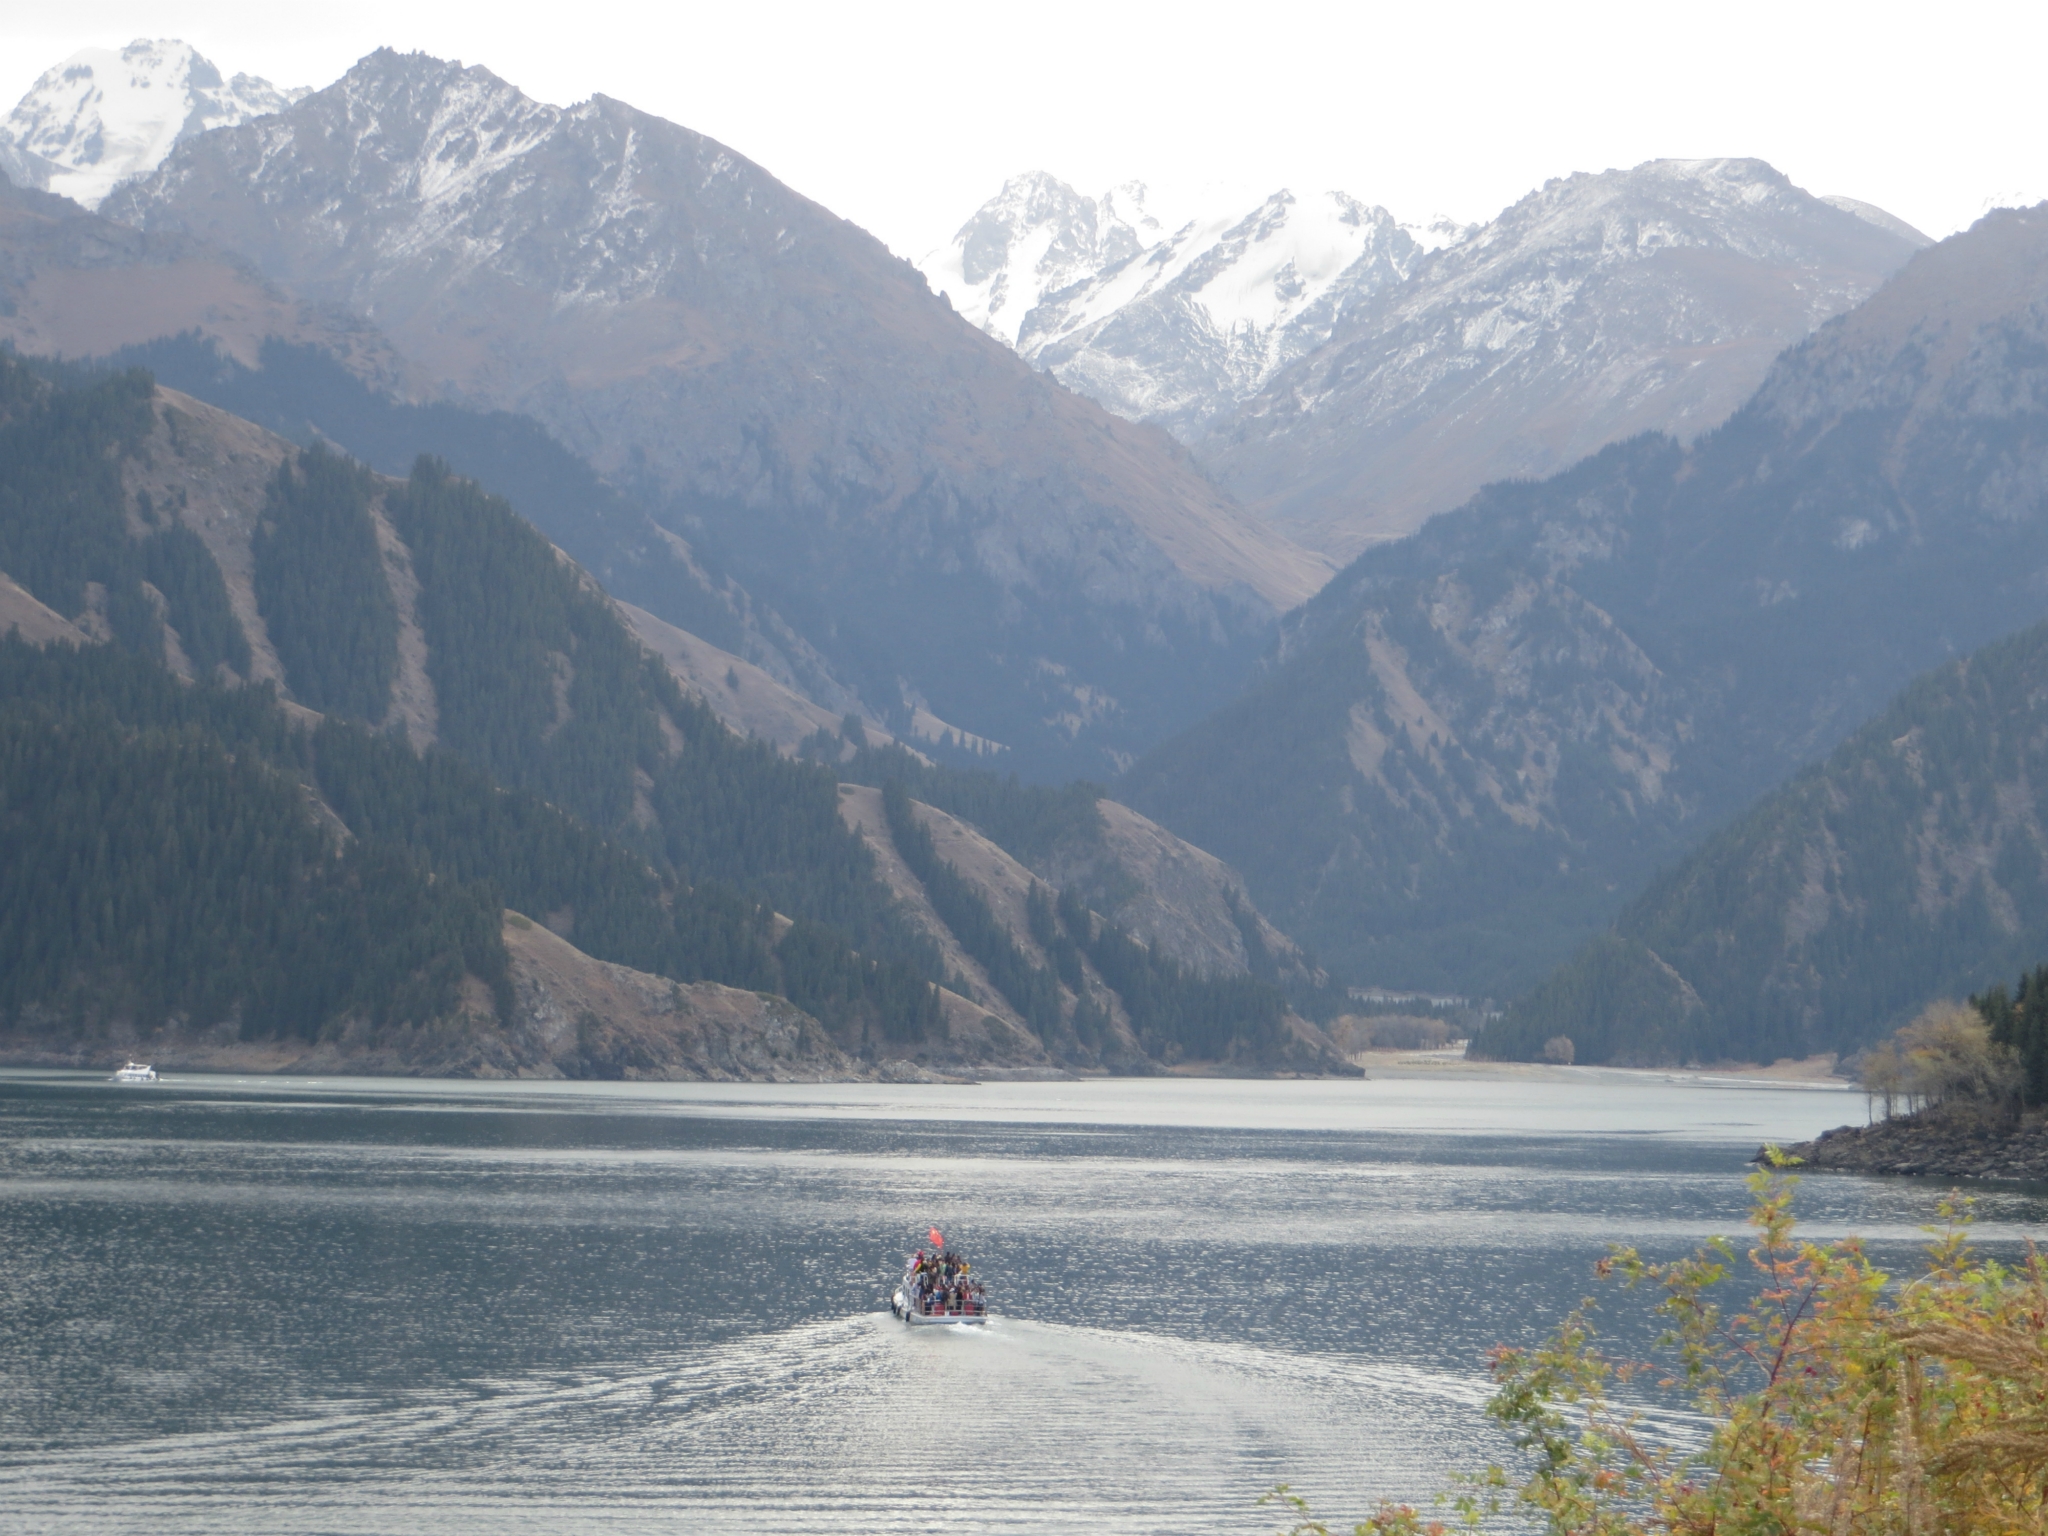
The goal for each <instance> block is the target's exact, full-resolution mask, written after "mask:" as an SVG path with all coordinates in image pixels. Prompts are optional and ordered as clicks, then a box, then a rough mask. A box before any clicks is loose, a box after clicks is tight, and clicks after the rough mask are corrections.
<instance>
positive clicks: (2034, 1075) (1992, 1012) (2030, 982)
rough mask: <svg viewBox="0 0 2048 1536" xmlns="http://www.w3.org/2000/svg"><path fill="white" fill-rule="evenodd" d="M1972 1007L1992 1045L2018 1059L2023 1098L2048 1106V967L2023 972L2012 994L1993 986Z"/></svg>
mask: <svg viewBox="0 0 2048 1536" xmlns="http://www.w3.org/2000/svg"><path fill="white" fill-rule="evenodd" d="M1970 1006H1971V1007H1973V1008H1975V1009H1976V1010H1977V1012H1978V1013H1979V1014H1981V1015H1982V1016H1983V1019H1984V1023H1985V1024H1986V1026H1988V1027H1989V1029H1990V1031H1991V1040H1992V1043H1993V1044H1994V1045H2002V1046H2004V1047H2006V1048H2007V1049H2008V1050H2010V1051H2011V1052H2012V1053H2013V1055H2014V1056H2016V1057H2017V1058H2018V1060H2019V1065H2020V1072H2021V1074H2022V1081H2021V1088H2020V1093H2021V1097H2022V1098H2023V1099H2024V1100H2025V1101H2026V1102H2027V1103H2028V1104H2036V1105H2038V1104H2048V965H2037V966H2035V967H2034V968H2033V969H2032V970H2031V971H2024V972H2022V973H2021V974H2020V979H2019V983H2018V984H2017V985H2016V986H2015V987H2014V988H2013V990H2012V991H2011V992H2010V993H2008V992H2007V991H2006V990H2005V988H2004V987H2002V986H1998V987H1992V988H1991V989H1990V990H1989V991H1986V992H1983V993H1981V994H1979V995H1977V996H1974V997H1972V998H1971V999H1970Z"/></svg>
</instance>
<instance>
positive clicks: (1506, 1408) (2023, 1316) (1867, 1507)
mask: <svg viewBox="0 0 2048 1536" xmlns="http://www.w3.org/2000/svg"><path fill="white" fill-rule="evenodd" d="M1796 1183H1797V1180H1795V1179H1792V1178H1789V1177H1787V1176H1785V1175H1784V1174H1783V1173H1782V1171H1780V1169H1778V1168H1776V1167H1771V1168H1766V1169H1764V1170H1761V1171H1759V1172H1758V1173H1757V1174H1756V1175H1755V1176H1754V1177H1753V1178H1752V1179H1751V1181H1750V1184H1751V1192H1752V1197H1753V1205H1752V1209H1751V1212H1750V1218H1749V1221H1750V1227H1751V1230H1752V1234H1753V1240H1752V1246H1751V1247H1750V1248H1749V1250H1748V1253H1747V1256H1746V1262H1747V1265H1748V1267H1749V1270H1750V1271H1751V1273H1752V1278H1753V1280H1754V1282H1755V1287H1756V1288H1755V1290H1754V1293H1753V1294H1752V1295H1751V1296H1750V1297H1749V1298H1748V1300H1746V1301H1744V1302H1742V1303H1741V1304H1740V1306H1739V1308H1738V1309H1737V1310H1734V1311H1729V1310H1726V1309H1725V1308H1724V1306H1723V1304H1722V1302H1721V1301H1720V1300H1719V1299H1718V1298H1719V1296H1720V1294H1721V1290H1722V1288H1723V1287H1724V1286H1725V1285H1726V1284H1727V1282H1728V1281H1729V1279H1730V1277H1731V1275H1732V1274H1733V1273H1735V1272H1736V1271H1737V1270H1738V1268H1739V1267H1741V1263H1742V1261H1741V1260H1739V1259H1738V1257H1737V1254H1736V1252H1735V1249H1734V1246H1733V1245H1732V1244H1731V1243H1729V1242H1728V1241H1727V1240H1725V1239H1720V1238H1717V1239H1715V1240H1714V1241H1713V1242H1711V1243H1709V1244H1708V1245H1707V1246H1706V1247H1704V1248H1702V1249H1700V1250H1699V1252H1697V1253H1696V1254H1694V1255H1693V1256H1692V1257H1690V1258H1685V1259H1680V1260H1677V1261H1675V1262H1672V1263H1668V1264H1652V1263H1649V1262H1647V1261H1646V1260H1644V1259H1643V1258H1642V1257H1641V1256H1640V1255H1639V1254H1637V1253H1636V1251H1635V1250H1634V1249H1630V1248H1622V1249H1616V1250H1614V1251H1613V1252H1612V1253H1610V1255H1609V1256H1608V1257H1607V1258H1606V1259H1603V1260H1602V1261H1601V1262H1600V1264H1599V1265H1598V1266H1597V1273H1598V1274H1599V1275H1600V1276H1601V1277H1602V1278H1603V1279H1609V1280H1614V1281H1618V1282H1619V1283H1620V1284H1622V1285H1623V1286H1625V1287H1626V1288H1628V1289H1631V1290H1644V1291H1649V1292H1651V1293H1653V1294H1655V1295H1656V1296H1657V1298H1658V1299H1657V1301H1656V1304H1655V1310H1656V1312H1657V1313H1658V1314H1659V1316H1660V1317H1661V1319H1662V1320H1663V1322H1664V1323H1665V1324H1666V1332H1665V1333H1664V1334H1663V1336H1662V1337H1661V1338H1660V1339H1659V1341H1658V1345H1659V1349H1660V1351H1661V1352H1662V1359H1661V1361H1660V1362H1653V1363H1645V1362H1632V1361H1624V1360H1618V1359H1615V1358H1612V1357H1610V1356H1609V1355H1608V1354H1606V1353H1605V1352H1604V1351H1603V1350H1602V1349H1601V1348H1600V1347H1599V1344H1598V1336H1597V1334H1596V1331H1595V1329H1594V1326H1593V1322H1592V1313H1593V1310H1594V1306H1593V1303H1592V1302H1591V1301H1590V1300H1588V1301H1587V1302H1585V1303H1583V1304H1582V1305H1581V1306H1580V1307H1579V1309H1578V1310H1577V1311H1575V1312H1573V1313H1572V1314H1571V1315H1570V1316H1569V1317H1568V1318H1566V1319H1565V1321H1564V1323H1563V1324H1562V1325H1561V1326H1560V1327H1559V1328H1558V1329H1557V1331H1556V1332H1555V1333H1554V1334H1553V1335H1552V1336H1551V1337H1550V1339H1549V1340H1548V1341H1547V1342H1545V1343H1544V1344H1543V1345H1541V1346H1539V1347H1537V1348H1533V1349H1509V1348H1500V1349H1497V1350H1496V1351H1495V1352H1494V1354H1493V1357H1492V1369H1493V1377H1494V1381H1495V1384H1496V1387H1497V1391H1496V1393H1495V1395H1494V1397H1493V1400H1492V1402H1491V1403H1490V1404H1489V1405H1488V1410H1487V1411H1488V1413H1489V1414H1490V1415H1491V1416H1492V1417H1493V1418H1494V1419H1495V1420H1497V1421H1498V1422H1499V1423H1501V1424H1502V1425H1504V1426H1506V1428H1507V1429H1508V1430H1509V1431H1510V1433H1511V1434H1512V1435H1513V1436H1514V1439H1515V1443H1516V1445H1517V1446H1518V1447H1520V1448H1521V1449H1522V1450H1523V1451H1525V1452H1527V1453H1529V1457H1530V1461H1529V1463H1528V1470H1526V1471H1525V1472H1524V1473H1523V1474H1521V1475H1519V1480H1518V1477H1517V1474H1513V1473H1510V1472H1509V1471H1508V1470H1506V1469H1504V1468H1502V1467H1498V1466H1492V1467H1488V1468H1486V1469H1485V1470H1484V1471H1483V1472H1480V1473H1476V1474H1472V1475H1468V1476H1466V1477H1464V1478H1461V1479H1460V1481H1459V1486H1458V1488H1457V1490H1456V1491H1455V1493H1454V1494H1453V1495H1451V1496H1448V1497H1447V1499H1446V1503H1447V1504H1448V1505H1449V1506H1450V1510H1451V1514H1450V1518H1449V1519H1448V1520H1446V1519H1435V1518H1430V1517H1427V1516H1424V1515H1422V1514H1419V1513H1418V1512H1417V1511H1415V1510H1413V1509H1410V1508H1406V1507H1395V1506H1388V1507H1384V1508H1382V1509H1381V1510H1380V1511H1379V1513H1377V1514H1376V1515H1374V1516H1373V1517H1372V1518H1371V1519H1368V1520H1366V1521H1364V1522H1363V1523H1362V1524H1359V1525H1357V1526H1355V1527H1353V1528H1352V1529H1353V1531H1354V1533H1355V1536H1422V1533H1428V1532H1445V1531H1449V1530H1451V1529H1453V1528H1459V1527H1464V1528H1471V1527H1477V1526H1478V1525H1480V1524H1481V1523H1482V1522H1487V1523H1489V1524H1490V1523H1492V1522H1493V1521H1496V1520H1498V1519H1499V1518H1501V1517H1503V1516H1511V1515H1514V1514H1517V1513H1519V1514H1520V1515H1521V1516H1523V1517H1524V1518H1527V1517H1529V1516H1535V1517H1537V1518H1540V1519H1541V1520H1542V1522H1543V1528H1544V1529H1545V1530H1547V1531H1549V1532H1552V1533H1555V1536H1651V1533H1674V1536H2039V1533H2041V1532H2043V1531H2048V1263H2044V1262H2043V1260H2042V1257H2041V1255H2040V1254H2039V1253H2037V1252H2036V1251H2034V1249H2033V1248H2032V1246H2031V1245H2029V1248H2028V1252H2027V1256H2026V1259H2025V1261H2024V1262H2023V1263H2021V1264H2020V1265H2019V1266H2018V1267H2016V1268H2007V1267H2005V1266H2003V1265H2000V1264H1998V1263H1996V1262H1995V1261H1991V1260H1981V1259H1979V1258H1977V1257H1976V1256H1975V1255H1974V1254H1973V1253H1972V1251H1971V1250H1970V1248H1969V1246H1968V1243H1967V1231H1968V1223H1967V1210H1966V1206H1965V1203H1964V1202H1962V1201H1961V1200H1960V1198H1959V1197H1956V1196H1951V1197H1950V1198H1949V1199H1948V1200H1946V1201H1944V1202H1943V1203H1942V1206H1941V1213H1942V1217H1943V1220H1944V1221H1945V1223H1946V1225H1945V1227H1943V1228H1942V1229H1940V1230H1938V1231H1937V1232H1936V1234H1935V1236H1934V1240H1933V1242H1932V1243H1931V1244H1930V1246H1929V1249H1928V1254H1929V1264H1928V1268H1927V1272H1926V1273H1925V1274H1924V1275H1922V1276H1920V1277H1919V1278H1917V1279H1915V1280H1913V1281H1911V1282H1910V1283H1904V1284H1897V1283H1894V1282H1893V1281H1892V1279H1891V1277H1889V1276H1887V1275H1886V1274H1884V1273H1883V1272H1881V1271H1880V1270H1878V1269H1876V1268H1874V1267H1873V1266H1872V1265H1871V1263H1870V1261H1869V1259H1868V1258H1867V1257H1866V1256H1865V1254H1864V1251H1863V1246H1862V1244H1861V1242H1860V1241H1859V1240H1857V1239H1854V1238H1850V1239H1845V1240H1844V1241H1842V1242H1839V1243H1832V1244H1826V1245H1817V1244H1813V1243H1808V1242H1803V1241H1800V1240H1799V1239H1798V1238H1797V1237H1796V1236H1795V1233H1794V1224H1793V1219H1792V1213H1791V1202H1792V1191H1793V1187H1794V1185H1795V1184H1796ZM1660 1390H1661V1391H1664V1392H1669V1393H1682V1394H1683V1395H1684V1396H1685V1397H1686V1398H1688V1399H1689V1400H1690V1402H1691V1404H1692V1406H1693V1407H1694V1408H1695V1409H1696V1410H1697V1411H1698V1412H1699V1413H1700V1414H1701V1415H1702V1416H1703V1417H1704V1419H1705V1421H1706V1430H1705V1432H1704V1433H1703V1434H1702V1436H1701V1437H1699V1438H1698V1439H1697V1440H1696V1441H1694V1442H1692V1443H1687V1444H1679V1443H1673V1441H1672V1440H1671V1438H1670V1437H1669V1436H1668V1434H1662V1433H1660V1432H1659V1431H1658V1430H1657V1429H1656V1428H1655V1427H1654V1425H1653V1421H1652V1420H1651V1419H1650V1418H1649V1417H1648V1416H1647V1415H1646V1413H1645V1411H1644V1407H1643V1406H1642V1405H1643V1404H1644V1403H1645V1402H1646V1400H1647V1399H1648V1398H1649V1397H1650V1396H1651V1395H1652V1394H1653V1393H1654V1392H1656V1391H1660ZM1665 1422H1668V1421H1665ZM1272 1497H1274V1498H1276V1499H1278V1500H1280V1501H1282V1502H1284V1503H1286V1504H1288V1505H1290V1506H1291V1507H1293V1508H1294V1510H1295V1511H1296V1512H1297V1514H1298V1515H1299V1516H1300V1519H1299V1521H1298V1523H1297V1524H1296V1525H1295V1526H1294V1527H1293V1529H1292V1533H1291V1536H1329V1532H1330V1527H1328V1526H1326V1525H1324V1524H1323V1523H1322V1522H1320V1521H1317V1520H1315V1519H1312V1518H1310V1517H1309V1512H1308V1509H1307V1506H1306V1505H1305V1504H1304V1503H1303V1502H1302V1501H1301V1500H1300V1499H1299V1498H1298V1497H1297V1496H1295V1495H1292V1494H1290V1493H1289V1492H1288V1491H1287V1490H1286V1489H1285V1488H1282V1489H1279V1490H1276V1492H1275V1494H1274V1495H1272Z"/></svg>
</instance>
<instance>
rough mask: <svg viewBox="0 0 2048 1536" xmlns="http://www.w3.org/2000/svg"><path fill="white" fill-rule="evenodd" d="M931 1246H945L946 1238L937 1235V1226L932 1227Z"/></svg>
mask: <svg viewBox="0 0 2048 1536" xmlns="http://www.w3.org/2000/svg"><path fill="white" fill-rule="evenodd" d="M932 1246H933V1247H934V1248H943V1247H945V1246H946V1240H945V1239H944V1238H943V1237H941V1236H939V1229H938V1228H937V1227H933V1228H932Z"/></svg>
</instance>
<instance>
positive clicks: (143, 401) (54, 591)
mask: <svg viewBox="0 0 2048 1536" xmlns="http://www.w3.org/2000/svg"><path fill="white" fill-rule="evenodd" d="M154 390H155V384H154V381H152V380H151V379H150V377H149V375H148V374H146V373H143V372H141V371H139V370H134V371H130V372H126V373H120V374H115V375H113V376H111V377H108V378H104V379H101V380H99V381H97V382H95V383H92V384H88V385H85V386H83V387H78V388H58V387H55V386H53V385H52V384H51V383H50V381H49V380H47V379H46V378H44V377H43V376H42V375H41V374H39V373H38V372H37V371H36V370H35V369H34V368H32V367H30V366H29V365H28V364H26V363H24V362H23V361H22V360H21V359H19V358H17V357H15V356H14V355H13V354H11V353H8V352H0V571H5V572H6V573H7V574H8V575H9V576H12V577H13V578H14V579H15V580H16V581H17V582H19V583H20V584H21V585H22V586H23V587H25V588H26V589H27V590H28V591H29V592H30V593H32V594H33V595H34V596H35V597H36V598H37V599H38V600H39V601H41V602H42V603H44V604H45V605H46V606H48V607H50V608H52V609H55V610H56V611H57V612H58V613H60V614H62V615H63V616H64V617H66V618H69V619H77V618H81V617H83V616H84V615H85V614H86V612H87V609H88V607H89V606H90V602H89V597H88V592H87V588H88V586H89V585H91V584H95V583H96V584H98V585H99V586H100V587H101V588H103V589H104V591H105V600H104V601H105V607H104V610H103V613H102V617H103V618H104V620H105V623H106V625H107V628H108V629H109V630H110V631H111V632H112V634H113V637H114V638H115V640H116V641H118V642H119V643H120V644H122V645H124V646H127V647H128V648H129V649H131V650H136V651H141V652H144V653H146V654H149V655H153V656H161V655H162V654H163V644H164V622H165V620H166V619H168V620H169V622H170V624H171V625H172V626H173V627H174V628H175V629H176V630H177V631H178V635H179V639H180V640H181V641H182V643H183V645H184V650H185V655H186V657H187V659H188V660H189V661H190V662H191V663H192V666H193V668H194V670H195V671H197V672H198V673H199V674H200V675H201V676H210V675H211V674H212V673H213V671H214V670H215V668H217V667H219V666H221V665H223V664H225V665H227V666H228V667H231V668H233V669H234V670H235V671H237V672H242V673H245V674H246V672H247V671H248V668H249V647H248V642H247V640H246V639H244V637H243V635H242V631H241V627H240V626H239V625H238V624H237V623H236V622H235V618H234V611H233V609H232V608H231V607H230V606H229V603H228V594H227V585H226V583H225V582H223V581H222V580H221V575H220V569H219V567H218V566H216V565H215V564H214V561H213V558H212V556H211V555H209V554H208V553H207V550H206V546H205V544H204V543H203V542H201V540H200V538H199V536H198V535H197V534H195V533H193V532H192V531H191V530H190V529H188V528H185V527H182V526H180V525H178V524H176V523H175V522H174V521H172V520H171V519H170V518H168V517H162V516H159V509H158V508H156V507H153V506H151V505H150V504H148V503H147V501H143V500H139V501H138V502H137V503H136V504H135V506H134V511H135V513H136V515H137V517H138V519H139V520H141V521H142V522H144V523H149V524H156V523H161V524H163V526H160V527H157V528H156V530H155V531H154V532H151V533H148V534H146V535H144V536H142V537H140V538H136V537H133V536H131V533H130V526H129V518H128V513H129V510H130V503H129V498H128V494H127V492H126V491H125V490H124V489H123V487H122V484H121V459H122V456H123V455H124V454H126V453H128V452H130V451H132V450H133V449H134V448H135V447H136V446H137V445H138V444H139V443H140V442H141V441H142V439H143V438H144V437H146V436H147V435H148V433H149V431H150V428H151V424H152V420H153V417H152V414H151V410H150V398H151V395H152V394H153V392H154ZM165 510H168V509H165ZM145 583H147V584H148V586H149V587H153V588H155V589H156V592H157V593H158V594H159V595H160V596H161V599H162V603H161V608H160V607H159V604H158V602H157V601H156V600H154V599H152V597H151V596H150V594H149V592H148V591H147V590H146V589H145V585H144V584H145Z"/></svg>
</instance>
